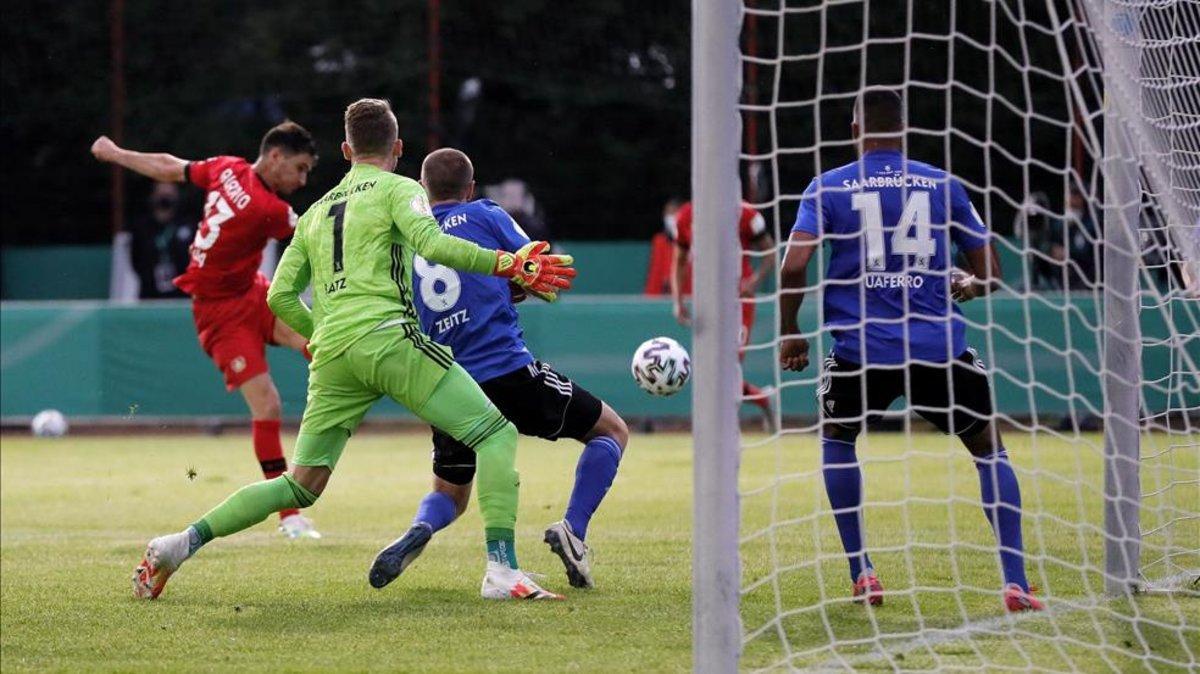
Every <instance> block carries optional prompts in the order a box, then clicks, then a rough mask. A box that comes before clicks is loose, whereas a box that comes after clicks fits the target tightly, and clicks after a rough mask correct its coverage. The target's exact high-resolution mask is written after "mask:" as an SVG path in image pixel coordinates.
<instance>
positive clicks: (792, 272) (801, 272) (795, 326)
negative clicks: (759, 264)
mask: <svg viewBox="0 0 1200 674" xmlns="http://www.w3.org/2000/svg"><path fill="white" fill-rule="evenodd" d="M816 249H817V237H815V236H813V235H812V234H809V233H808V232H792V236H791V238H790V239H788V247H787V254H786V255H784V258H783V266H782V267H781V268H780V270H779V275H780V294H779V317H780V333H781V337H782V339H783V341H782V343H781V344H780V345H779V364H780V365H781V366H782V367H783V369H785V370H793V371H795V372H799V371H800V370H803V369H804V368H806V367H808V340H807V339H804V338H803V337H800V336H799V334H800V321H799V313H800V305H801V304H802V303H803V302H804V293H805V291H806V290H807V289H808V262H809V260H811V259H812V254H813V251H815V250H816Z"/></svg>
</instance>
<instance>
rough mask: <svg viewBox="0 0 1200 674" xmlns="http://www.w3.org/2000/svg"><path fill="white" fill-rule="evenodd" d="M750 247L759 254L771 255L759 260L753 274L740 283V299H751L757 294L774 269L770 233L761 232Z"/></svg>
mask: <svg viewBox="0 0 1200 674" xmlns="http://www.w3.org/2000/svg"><path fill="white" fill-rule="evenodd" d="M750 245H751V247H752V248H753V249H754V250H756V251H758V252H760V253H763V252H766V251H771V254H770V255H764V256H763V257H761V258H759V261H758V266H757V267H756V268H755V270H754V273H753V274H751V275H750V278H747V279H745V280H744V281H742V282H741V284H740V287H739V288H738V291H739V292H740V294H741V296H742V297H753V296H754V293H756V292H758V289H759V288H760V287H762V284H763V283H764V282H765V281H766V280H767V277H768V276H769V275H770V274H771V272H772V271H774V269H775V252H774V251H775V237H773V236H771V233H770V232H763V233H762V234H761V235H759V236H758V237H756V238H755V239H754V240H753V241H752V242H751V243H750Z"/></svg>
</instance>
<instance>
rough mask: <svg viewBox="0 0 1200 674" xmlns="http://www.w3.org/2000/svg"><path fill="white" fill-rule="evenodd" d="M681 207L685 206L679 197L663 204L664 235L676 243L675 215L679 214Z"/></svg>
mask: <svg viewBox="0 0 1200 674" xmlns="http://www.w3.org/2000/svg"><path fill="white" fill-rule="evenodd" d="M680 206H683V199H680V198H679V197H671V198H670V199H667V203H665V204H663V214H662V215H663V233H665V234H666V235H667V236H668V237H670V239H671V241H675V214H676V213H678V212H679V207H680Z"/></svg>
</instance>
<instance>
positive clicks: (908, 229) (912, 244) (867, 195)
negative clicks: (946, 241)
mask: <svg viewBox="0 0 1200 674" xmlns="http://www.w3.org/2000/svg"><path fill="white" fill-rule="evenodd" d="M850 207H851V208H853V209H854V210H855V211H858V221H859V224H860V225H861V227H862V231H863V232H864V233H865V234H866V236H867V269H869V270H871V271H883V270H886V269H887V259H886V258H887V249H886V248H885V247H884V245H883V205H882V204H881V203H880V200H879V193H878V192H856V193H854V194H852V195H850ZM914 227H915V230H916V231H913V229H914ZM910 233H911V234H910ZM936 253H937V242H935V241H934V240H933V237H932V236H930V233H929V193H928V192H913V193H911V194H909V195H908V200H907V201H905V202H904V211H903V212H902V213H900V220H899V221H898V222H897V223H896V228H895V229H893V230H892V255H914V256H916V257H915V258H914V259H913V262H912V268H913V269H914V270H916V271H928V270H929V259H930V258H931V257H933V256H934V255H935V254H936Z"/></svg>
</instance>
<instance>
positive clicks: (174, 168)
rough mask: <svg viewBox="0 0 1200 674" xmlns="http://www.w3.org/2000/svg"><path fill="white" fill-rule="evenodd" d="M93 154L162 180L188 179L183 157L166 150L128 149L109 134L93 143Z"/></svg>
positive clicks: (179, 181)
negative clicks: (136, 150) (118, 143)
mask: <svg viewBox="0 0 1200 674" xmlns="http://www.w3.org/2000/svg"><path fill="white" fill-rule="evenodd" d="M92 154H93V155H94V156H95V157H96V159H99V160H100V161H102V162H109V163H112V164H116V165H118V166H123V167H125V168H127V169H129V170H130V171H134V172H136V173H140V174H142V175H144V176H146V177H147V178H151V179H153V180H158V181H160V182H169V183H181V182H183V181H184V180H186V179H187V176H185V175H184V168H185V167H186V166H187V164H188V163H187V162H186V161H184V160H183V159H180V158H179V157H176V156H175V155H172V154H167V153H165V152H134V151H133V150H126V149H125V148H123V147H121V146H119V145H117V144H116V143H114V142H112V140H111V139H110V138H109V137H108V136H100V137H99V138H97V139H96V142H94V143H92Z"/></svg>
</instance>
